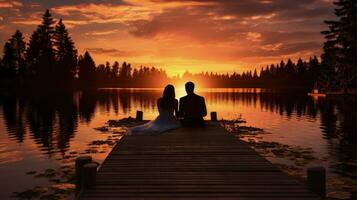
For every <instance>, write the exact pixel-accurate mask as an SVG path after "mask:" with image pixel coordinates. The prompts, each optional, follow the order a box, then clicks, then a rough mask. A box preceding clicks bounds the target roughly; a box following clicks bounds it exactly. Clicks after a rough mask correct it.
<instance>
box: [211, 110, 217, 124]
mask: <svg viewBox="0 0 357 200" xmlns="http://www.w3.org/2000/svg"><path fill="white" fill-rule="evenodd" d="M211 121H214V122H216V121H217V112H211Z"/></svg>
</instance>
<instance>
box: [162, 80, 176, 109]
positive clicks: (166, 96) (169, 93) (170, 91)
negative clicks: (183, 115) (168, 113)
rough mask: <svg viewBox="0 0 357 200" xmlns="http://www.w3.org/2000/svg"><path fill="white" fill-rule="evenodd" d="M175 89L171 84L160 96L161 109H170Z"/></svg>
mask: <svg viewBox="0 0 357 200" xmlns="http://www.w3.org/2000/svg"><path fill="white" fill-rule="evenodd" d="M174 100H175V87H174V86H173V85H171V84H169V85H167V86H166V87H165V89H164V92H163V95H162V107H163V108H166V109H170V108H172V107H173V105H174Z"/></svg>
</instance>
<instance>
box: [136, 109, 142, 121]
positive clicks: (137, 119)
mask: <svg viewBox="0 0 357 200" xmlns="http://www.w3.org/2000/svg"><path fill="white" fill-rule="evenodd" d="M136 121H143V111H139V110H138V111H136Z"/></svg>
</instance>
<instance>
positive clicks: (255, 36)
mask: <svg viewBox="0 0 357 200" xmlns="http://www.w3.org/2000/svg"><path fill="white" fill-rule="evenodd" d="M246 39H247V40H250V41H252V42H260V41H261V40H262V34H260V33H258V32H248V33H247V37H246Z"/></svg>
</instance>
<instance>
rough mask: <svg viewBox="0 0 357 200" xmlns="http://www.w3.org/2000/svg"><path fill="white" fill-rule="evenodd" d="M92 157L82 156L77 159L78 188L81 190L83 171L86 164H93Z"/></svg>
mask: <svg viewBox="0 0 357 200" xmlns="http://www.w3.org/2000/svg"><path fill="white" fill-rule="evenodd" d="M91 162H92V157H91V156H80V157H78V158H77V159H76V166H75V168H76V188H77V189H80V188H81V187H82V183H83V182H82V177H81V176H82V171H83V166H84V165H85V164H88V163H91Z"/></svg>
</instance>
